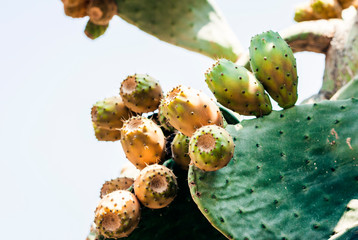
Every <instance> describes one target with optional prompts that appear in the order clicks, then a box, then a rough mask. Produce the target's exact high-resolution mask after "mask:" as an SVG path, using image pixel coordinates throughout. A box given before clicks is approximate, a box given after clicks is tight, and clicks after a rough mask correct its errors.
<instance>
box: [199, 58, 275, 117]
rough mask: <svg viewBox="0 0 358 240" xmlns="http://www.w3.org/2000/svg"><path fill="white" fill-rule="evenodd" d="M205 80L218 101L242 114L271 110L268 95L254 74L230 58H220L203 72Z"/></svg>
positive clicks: (264, 113) (256, 113)
mask: <svg viewBox="0 0 358 240" xmlns="http://www.w3.org/2000/svg"><path fill="white" fill-rule="evenodd" d="M205 81H206V83H207V84H208V86H209V88H210V90H211V91H212V92H213V94H214V95H215V97H216V99H217V100H218V102H219V103H221V104H222V105H224V106H225V107H227V108H230V109H231V110H234V111H235V112H238V113H240V114H243V115H255V116H262V115H266V114H269V113H270V112H271V111H272V106H271V102H270V98H269V96H268V95H267V94H266V93H265V89H264V87H263V86H262V84H261V83H260V82H259V81H258V80H257V79H256V78H255V76H254V75H253V74H252V73H251V72H249V71H248V70H246V68H244V67H242V66H238V65H236V64H235V63H233V62H231V61H230V60H226V59H220V60H218V61H217V62H216V63H215V64H214V65H213V66H212V68H211V69H208V71H207V72H206V73H205Z"/></svg>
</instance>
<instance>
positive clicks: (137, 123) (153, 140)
mask: <svg viewBox="0 0 358 240" xmlns="http://www.w3.org/2000/svg"><path fill="white" fill-rule="evenodd" d="M121 143H122V147H123V150H124V152H125V154H126V157H127V158H128V160H129V161H130V162H132V163H133V164H134V165H135V166H136V167H137V168H138V169H143V168H145V167H146V166H147V165H150V164H154V163H158V162H160V161H161V158H162V157H163V155H164V150H165V136H164V134H163V132H162V130H161V129H160V127H159V126H158V125H156V124H155V123H154V122H153V121H152V120H150V119H148V118H145V117H141V116H138V117H132V118H130V119H129V120H128V121H126V122H125V123H124V125H123V127H122V129H121Z"/></svg>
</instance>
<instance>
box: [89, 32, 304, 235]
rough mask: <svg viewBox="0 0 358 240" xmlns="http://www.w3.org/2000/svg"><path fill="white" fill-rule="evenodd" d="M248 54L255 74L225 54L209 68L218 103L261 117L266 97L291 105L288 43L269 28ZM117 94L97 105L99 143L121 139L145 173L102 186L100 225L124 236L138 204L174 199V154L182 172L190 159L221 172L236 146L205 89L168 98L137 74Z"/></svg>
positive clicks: (293, 74) (293, 81)
mask: <svg viewBox="0 0 358 240" xmlns="http://www.w3.org/2000/svg"><path fill="white" fill-rule="evenodd" d="M250 58H251V59H250V64H251V68H252V70H253V73H251V72H249V71H248V70H246V69H245V68H244V67H241V66H238V65H236V64H234V63H232V62H230V61H229V60H226V59H220V60H218V61H217V62H216V63H215V64H214V65H213V66H212V68H211V69H209V70H208V71H207V72H206V74H205V77H206V82H207V84H208V86H209V88H210V90H211V91H212V92H213V93H214V95H215V97H216V98H217V100H218V101H219V102H220V103H221V104H223V105H224V106H226V107H228V108H230V109H232V110H233V111H235V112H238V113H240V114H244V115H255V116H257V117H260V116H262V115H266V114H269V113H270V112H271V111H272V107H271V102H270V98H269V95H270V96H271V97H272V99H274V100H275V101H277V102H278V104H279V105H280V106H281V107H283V108H288V107H291V106H293V105H294V104H295V102H296V100H297V71H296V62H295V59H294V57H293V53H292V51H291V49H290V48H289V46H288V45H287V44H286V43H285V42H284V40H283V39H282V38H281V37H280V36H279V35H278V34H277V33H274V32H272V31H269V32H266V33H263V34H260V35H257V36H255V37H253V38H252V41H251V46H250ZM265 91H267V92H268V94H266V92H265ZM119 93H120V95H119V96H115V97H111V98H106V99H104V100H103V101H98V102H97V103H96V104H95V105H94V106H93V107H92V111H91V115H92V122H93V126H94V130H95V135H96V137H97V139H98V140H100V141H117V140H120V142H121V145H122V148H123V150H124V152H125V155H126V157H127V159H128V160H129V161H130V162H131V163H132V164H133V166H135V168H137V169H138V171H139V170H140V173H139V174H138V175H137V176H136V177H133V178H132V179H131V178H124V177H122V178H118V179H114V180H112V181H108V182H106V183H105V184H104V185H103V187H102V190H101V198H102V200H101V201H100V203H99V205H98V207H97V209H96V211H95V214H96V216H95V224H96V226H97V231H98V232H99V234H101V235H103V236H104V237H108V238H113V237H114V238H121V237H126V236H128V234H130V233H131V232H132V231H133V230H134V229H135V228H136V226H137V225H138V222H139V218H140V204H142V205H143V206H144V207H148V208H152V209H158V208H163V207H166V206H168V205H169V204H170V203H171V202H172V201H173V200H174V198H175V196H176V195H177V190H178V185H177V180H176V176H175V175H174V173H173V172H172V171H171V169H169V168H167V167H165V166H164V165H161V163H162V162H163V161H164V160H167V159H169V158H173V159H174V161H175V162H176V163H177V165H178V166H180V167H181V168H183V169H185V170H187V169H188V167H189V165H190V164H193V165H195V166H196V167H197V168H199V169H201V170H202V171H217V170H219V169H221V168H223V167H225V166H226V165H227V164H229V162H230V160H231V159H232V157H233V155H234V149H235V144H234V141H233V139H232V137H231V136H230V134H229V133H228V132H227V131H226V130H225V129H224V126H225V124H226V122H225V119H224V117H223V115H222V113H221V111H220V109H219V107H218V104H217V103H216V102H215V101H213V100H212V99H210V98H209V97H208V96H207V95H205V94H204V93H202V92H201V91H198V90H196V89H193V88H190V87H186V86H183V85H179V86H176V87H174V88H173V89H172V90H170V91H169V92H168V93H167V94H165V95H164V94H163V91H162V88H161V86H160V84H159V82H158V81H157V80H155V79H154V78H153V77H151V76H149V75H145V74H135V75H132V76H128V77H127V78H126V79H124V80H123V81H122V83H121V86H120V91H119ZM174 135H175V137H174Z"/></svg>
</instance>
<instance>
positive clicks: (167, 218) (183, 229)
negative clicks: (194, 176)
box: [99, 160, 226, 240]
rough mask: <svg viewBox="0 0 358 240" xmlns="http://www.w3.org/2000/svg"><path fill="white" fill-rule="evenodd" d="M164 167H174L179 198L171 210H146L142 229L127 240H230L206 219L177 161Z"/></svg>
mask: <svg viewBox="0 0 358 240" xmlns="http://www.w3.org/2000/svg"><path fill="white" fill-rule="evenodd" d="M164 165H166V166H167V167H169V165H172V166H174V167H173V171H174V173H175V175H176V176H177V181H178V194H177V196H176V198H175V199H174V201H173V202H172V203H171V204H170V205H169V206H168V207H165V208H162V209H149V208H145V207H142V209H141V220H140V222H139V225H138V227H137V228H136V229H135V230H134V231H133V232H132V233H131V234H130V235H129V236H128V237H127V238H125V239H128V240H147V239H148V240H152V239H171V240H183V239H196V240H207V239H215V240H225V239H226V238H225V237H224V236H223V235H222V234H221V233H220V232H219V231H217V230H216V229H215V228H213V227H212V226H211V225H210V223H209V222H208V221H207V220H206V219H205V217H204V216H203V215H202V214H201V212H200V211H199V210H198V208H197V206H196V205H195V203H194V202H193V200H192V198H191V197H190V192H189V187H188V183H187V171H185V170H182V169H181V168H180V167H179V166H177V165H175V163H174V161H173V160H168V161H166V162H165V163H164ZM99 240H104V238H103V236H99ZM106 240H114V239H106Z"/></svg>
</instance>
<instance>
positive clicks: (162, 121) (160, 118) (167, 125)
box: [158, 105, 175, 132]
mask: <svg viewBox="0 0 358 240" xmlns="http://www.w3.org/2000/svg"><path fill="white" fill-rule="evenodd" d="M161 108H162V105H159V108H158V121H159V124H160V126H161V127H163V128H164V129H165V130H167V131H169V132H174V131H175V128H174V127H173V126H172V125H171V124H170V123H169V121H168V119H167V118H166V117H165V115H164V113H163V110H162V109H161Z"/></svg>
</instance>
